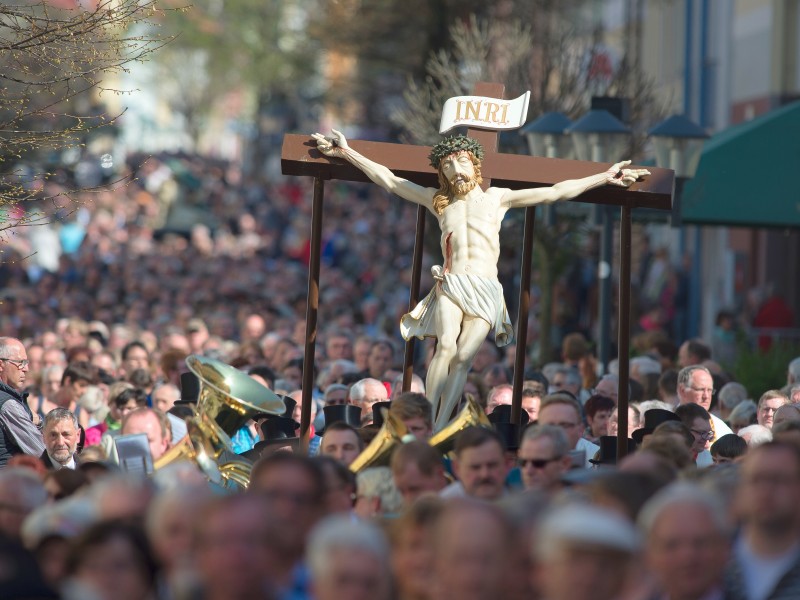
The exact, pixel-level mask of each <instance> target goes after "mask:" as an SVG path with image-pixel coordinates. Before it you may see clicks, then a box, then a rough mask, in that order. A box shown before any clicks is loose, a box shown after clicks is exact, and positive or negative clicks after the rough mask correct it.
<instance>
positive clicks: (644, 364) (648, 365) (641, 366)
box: [631, 356, 661, 375]
mask: <svg viewBox="0 0 800 600" xmlns="http://www.w3.org/2000/svg"><path fill="white" fill-rule="evenodd" d="M634 367H636V369H637V370H638V371H639V375H661V363H660V362H658V361H657V360H655V359H654V358H650V357H649V356H636V357H634V358H632V359H631V370H633V368H634Z"/></svg>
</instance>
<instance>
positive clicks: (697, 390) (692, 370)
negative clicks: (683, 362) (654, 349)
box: [678, 365, 733, 444]
mask: <svg viewBox="0 0 800 600" xmlns="http://www.w3.org/2000/svg"><path fill="white" fill-rule="evenodd" d="M713 395H714V380H713V379H712V378H711V373H710V372H709V370H708V369H706V368H705V367H701V366H700V365H692V366H690V367H684V368H683V369H681V370H680V372H679V373H678V404H679V405H683V404H697V405H699V406H702V407H703V408H704V409H706V410H707V411H708V412H709V413H710V412H711V396H713ZM711 427H712V430H713V431H712V434H713V435H712V437H711V443H712V444H713V443H714V442H716V441H717V440H718V439H719V438H721V437H722V436H723V435H727V434H729V433H733V431H731V428H730V427H728V426H727V425H726V424H725V421H723V420H722V419H720V418H719V417H717V416H715V415H713V414H712V415H711Z"/></svg>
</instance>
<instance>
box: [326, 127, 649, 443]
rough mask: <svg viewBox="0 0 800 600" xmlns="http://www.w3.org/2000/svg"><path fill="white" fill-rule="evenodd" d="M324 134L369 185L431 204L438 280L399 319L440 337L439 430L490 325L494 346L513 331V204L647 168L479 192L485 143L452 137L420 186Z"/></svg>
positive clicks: (408, 333) (408, 327)
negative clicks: (427, 184) (503, 252)
mask: <svg viewBox="0 0 800 600" xmlns="http://www.w3.org/2000/svg"><path fill="white" fill-rule="evenodd" d="M333 133H334V136H335V138H334V139H333V140H330V139H327V138H325V137H324V136H322V135H320V134H314V136H313V137H314V139H315V140H316V142H317V147H318V148H319V150H320V152H322V153H324V154H325V155H327V156H334V157H337V158H342V159H344V160H346V161H348V162H350V163H351V164H352V165H353V166H355V167H356V168H358V169H360V170H361V171H363V172H364V174H365V175H366V176H367V177H369V178H370V179H371V180H372V181H373V182H374V183H376V184H378V185H379V186H381V187H382V188H384V189H385V190H387V191H388V192H390V193H394V194H397V195H398V196H400V197H401V198H403V199H404V200H408V201H409V202H413V203H415V204H419V205H420V206H423V207H425V208H426V209H428V210H429V211H430V212H431V213H433V215H434V216H435V217H436V218H437V219H438V221H439V229H440V230H441V250H442V256H443V258H444V263H443V264H442V265H437V266H436V267H434V268H433V271H432V272H433V275H434V277H435V279H436V285H435V287H434V289H433V290H431V292H430V293H429V294H428V296H427V297H426V298H425V299H424V300H422V301H421V302H420V303H419V304H418V305H417V306H416V307H415V308H414V310H413V311H411V312H410V313H409V314H407V315H405V316H404V317H403V318H402V320H401V325H400V328H401V333H402V334H403V337H405V338H406V339H410V338H411V337H415V336H416V337H420V338H422V337H428V336H434V337H436V338H437V346H436V351H435V354H434V357H433V360H432V361H431V364H430V367H429V368H428V377H427V381H426V383H425V389H426V390H427V393H428V399H429V400H430V401H431V403H432V404H433V406H434V410H435V411H436V412H438V415H437V416H436V428H437V429H442V428H443V427H444V425H445V424H446V423H447V422H448V421H449V420H450V413H451V412H452V411H453V409H454V408H455V406H456V404H457V403H458V401H459V399H460V398H461V393H462V391H463V389H464V384H465V382H466V379H467V374H468V373H469V368H470V365H471V363H472V359H473V358H474V357H475V354H476V353H477V352H478V349H479V348H480V346H481V344H482V343H483V342H484V340H485V339H486V336H487V335H488V334H489V333H490V332H491V331H492V330H494V334H495V341H496V342H497V345H498V346H505V345H507V344H508V343H509V342H511V336H512V335H513V330H512V326H511V319H510V318H509V316H508V311H507V310H506V306H505V302H504V300H503V289H502V287H501V286H500V282H499V281H498V279H497V262H498V259H499V256H500V224H501V222H502V220H503V216H504V215H505V213H506V212H507V211H508V210H509V209H511V208H523V207H528V206H534V205H536V204H547V203H552V202H556V201H559V200H570V199H572V198H575V197H576V196H578V195H580V194H582V193H583V192H585V191H588V190H590V189H592V188H597V187H601V186H604V185H606V184H612V185H618V186H622V187H627V186H630V185H632V184H633V182H635V181H636V180H637V179H638V178H639V177H641V176H644V175H647V174H648V172H647V171H646V170H643V169H642V170H638V169H623V168H622V167H625V166H627V164H628V163H627V162H622V163H617V164H615V165H613V166H612V167H611V168H610V169H608V171H606V172H604V173H598V174H597V175H592V176H590V177H585V178H583V179H576V180H571V181H564V182H561V183H558V184H556V185H554V186H553V187H547V188H535V189H525V190H510V189H506V188H493V187H490V188H488V189H487V190H486V191H484V190H483V189H482V188H481V187H480V183H481V182H482V178H481V174H480V168H481V160H482V159H483V155H484V149H483V146H482V145H481V144H480V142H478V141H477V140H475V139H473V138H469V137H466V136H463V135H462V136H451V137H448V138H446V139H444V140H442V141H441V142H439V143H438V144H436V145H435V146H434V147H433V149H432V152H431V155H430V160H431V165H432V166H433V167H434V168H435V169H437V170H438V172H439V189H438V190H437V189H434V188H424V187H421V186H419V185H417V184H415V183H412V182H410V181H408V180H406V179H403V178H402V177H398V176H397V175H395V174H394V173H392V172H391V171H390V170H389V169H388V168H386V167H385V166H383V165H380V164H378V163H376V162H374V161H372V160H369V159H368V158H366V157H365V156H363V155H361V154H359V153H358V152H356V151H354V150H353V149H352V148H350V146H349V145H348V143H347V139H346V138H345V136H344V135H342V134H341V133H340V132H338V131H334V132H333Z"/></svg>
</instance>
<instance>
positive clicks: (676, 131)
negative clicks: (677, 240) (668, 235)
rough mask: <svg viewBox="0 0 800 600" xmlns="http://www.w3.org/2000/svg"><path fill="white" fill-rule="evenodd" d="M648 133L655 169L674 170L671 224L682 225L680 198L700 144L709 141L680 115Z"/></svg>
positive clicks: (693, 170)
mask: <svg viewBox="0 0 800 600" xmlns="http://www.w3.org/2000/svg"><path fill="white" fill-rule="evenodd" d="M647 134H648V135H649V136H650V137H651V138H653V149H654V150H655V155H656V166H659V167H663V168H665V169H672V170H673V171H675V202H674V203H673V206H672V225H673V226H674V227H676V226H678V225H680V224H681V221H680V219H681V197H682V195H683V186H684V184H685V183H686V180H687V179H691V178H692V177H694V176H695V174H696V173H697V166H698V165H699V164H700V156H701V155H702V153H703V144H704V143H705V141H706V139H708V134H707V133H706V132H705V130H704V129H703V128H702V127H700V126H699V125H697V124H696V123H694V122H693V121H690V120H689V119H687V118H686V117H684V116H683V115H673V116H671V117H669V118H667V119H666V120H664V121H661V123H659V124H658V125H656V126H655V127H653V128H652V129H651V130H650V131H648V132H647Z"/></svg>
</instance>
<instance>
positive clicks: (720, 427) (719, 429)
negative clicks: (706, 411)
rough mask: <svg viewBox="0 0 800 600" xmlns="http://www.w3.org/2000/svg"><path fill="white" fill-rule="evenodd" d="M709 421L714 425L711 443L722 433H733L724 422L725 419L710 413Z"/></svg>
mask: <svg viewBox="0 0 800 600" xmlns="http://www.w3.org/2000/svg"><path fill="white" fill-rule="evenodd" d="M711 423H712V425H713V426H714V439H713V440H711V443H712V444H713V443H714V442H716V441H717V440H718V439H719V438H721V437H722V436H723V435H728V434H729V433H733V431H731V428H730V427H728V426H727V425H726V424H725V421H723V420H722V419H720V418H719V417H718V416H716V415H711Z"/></svg>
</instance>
